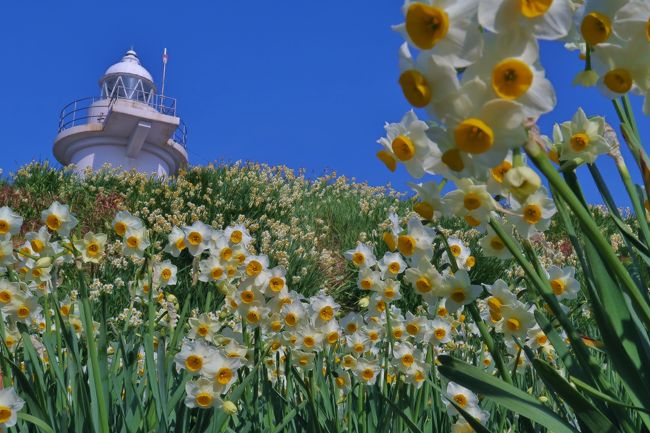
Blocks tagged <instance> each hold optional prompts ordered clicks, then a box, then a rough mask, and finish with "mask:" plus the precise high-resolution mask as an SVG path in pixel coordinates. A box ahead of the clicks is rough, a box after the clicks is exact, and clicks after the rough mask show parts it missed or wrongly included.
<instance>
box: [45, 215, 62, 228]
mask: <svg viewBox="0 0 650 433" xmlns="http://www.w3.org/2000/svg"><path fill="white" fill-rule="evenodd" d="M45 225H47V227H48V228H49V229H50V230H58V229H59V228H60V227H61V219H60V218H59V217H58V216H56V215H54V214H52V213H51V214H49V215H48V216H47V218H45Z"/></svg>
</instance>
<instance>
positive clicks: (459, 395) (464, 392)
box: [443, 382, 478, 415]
mask: <svg viewBox="0 0 650 433" xmlns="http://www.w3.org/2000/svg"><path fill="white" fill-rule="evenodd" d="M445 397H446V399H445V400H443V403H444V404H445V407H446V408H447V413H448V414H449V415H458V411H457V410H456V407H455V406H454V405H453V404H451V403H450V402H449V400H452V401H453V402H454V403H456V404H457V405H458V406H460V408H461V409H464V410H466V411H467V410H469V409H472V408H476V407H478V397H477V396H476V394H474V393H473V392H472V391H470V390H469V389H467V388H465V387H463V386H460V385H458V384H457V383H454V382H449V384H448V385H447V390H446V392H445Z"/></svg>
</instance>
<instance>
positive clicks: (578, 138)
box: [571, 133, 589, 152]
mask: <svg viewBox="0 0 650 433" xmlns="http://www.w3.org/2000/svg"><path fill="white" fill-rule="evenodd" d="M587 146H589V136H588V135H587V134H583V133H578V134H573V135H572V136H571V148H572V149H573V150H575V151H576V152H582V151H583V150H585V149H586V148H587Z"/></svg>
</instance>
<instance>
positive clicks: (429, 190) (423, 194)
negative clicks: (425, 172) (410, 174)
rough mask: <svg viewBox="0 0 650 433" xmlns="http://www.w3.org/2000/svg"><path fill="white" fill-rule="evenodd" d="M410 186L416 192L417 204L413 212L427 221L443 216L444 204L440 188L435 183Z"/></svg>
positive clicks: (412, 184)
mask: <svg viewBox="0 0 650 433" xmlns="http://www.w3.org/2000/svg"><path fill="white" fill-rule="evenodd" d="M408 185H409V186H410V187H411V189H412V190H413V191H415V193H416V195H415V197H416V198H417V199H418V201H417V203H415V204H414V205H413V210H414V211H415V212H417V213H418V215H420V217H422V218H423V219H425V220H430V221H431V220H434V219H437V218H439V217H440V216H441V215H442V211H443V203H442V198H441V197H440V188H439V187H438V185H436V183H435V182H426V183H417V184H416V183H411V182H408Z"/></svg>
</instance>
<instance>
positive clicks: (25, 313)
mask: <svg viewBox="0 0 650 433" xmlns="http://www.w3.org/2000/svg"><path fill="white" fill-rule="evenodd" d="M29 313H30V311H29V308H28V307H27V306H26V305H21V306H20V307H18V310H17V311H16V314H17V315H18V317H19V318H21V319H26V318H28V317H29Z"/></svg>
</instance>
